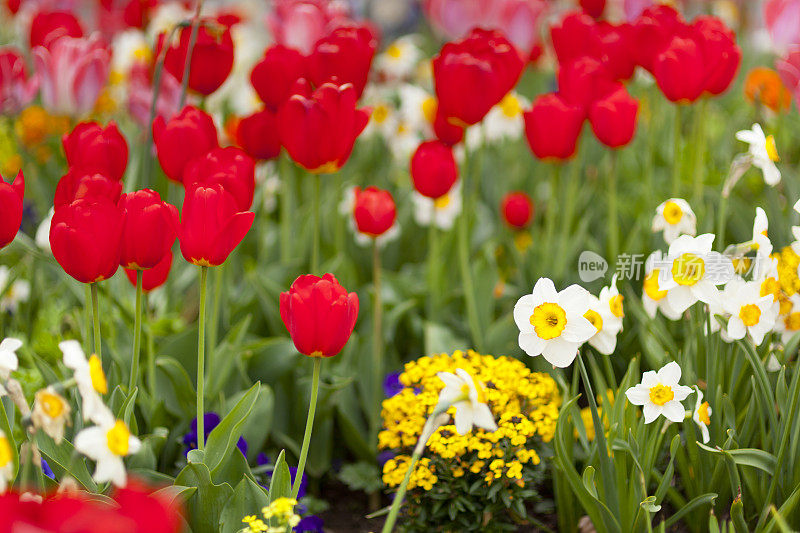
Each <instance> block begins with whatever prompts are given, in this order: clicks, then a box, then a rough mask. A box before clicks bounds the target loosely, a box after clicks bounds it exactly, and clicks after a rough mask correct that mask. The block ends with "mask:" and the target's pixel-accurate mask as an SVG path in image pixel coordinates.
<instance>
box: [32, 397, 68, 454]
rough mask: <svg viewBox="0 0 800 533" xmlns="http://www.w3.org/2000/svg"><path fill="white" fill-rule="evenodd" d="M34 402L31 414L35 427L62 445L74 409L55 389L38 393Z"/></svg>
mask: <svg viewBox="0 0 800 533" xmlns="http://www.w3.org/2000/svg"><path fill="white" fill-rule="evenodd" d="M34 400H35V401H34V402H33V412H32V413H31V420H32V421H33V426H34V427H35V428H38V429H41V430H42V431H44V432H45V433H46V434H48V435H50V437H52V439H53V440H54V441H55V443H56V444H60V443H61V440H62V439H63V438H64V426H65V425H66V424H68V423H69V420H70V417H69V415H70V412H71V411H72V408H71V407H70V406H69V403H67V400H65V399H64V397H63V396H61V395H60V394H59V393H57V392H56V391H55V389H54V388H53V387H47V388H46V389H41V390H39V391H37V392H36V396H35V398H34Z"/></svg>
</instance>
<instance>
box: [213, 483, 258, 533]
mask: <svg viewBox="0 0 800 533" xmlns="http://www.w3.org/2000/svg"><path fill="white" fill-rule="evenodd" d="M267 505H269V497H268V496H267V491H265V490H264V488H263V487H261V486H260V485H258V483H256V482H255V481H253V480H252V479H250V478H249V477H244V478H242V480H241V481H240V482H239V483H238V484H237V485H236V488H235V489H233V496H231V498H230V499H229V500H228V503H227V504H226V505H225V508H224V509H223V510H222V514H221V515H220V518H219V531H221V532H222V533H236V532H238V531H240V530H241V529H242V527H243V523H242V518H244V517H245V516H247V515H256V516H260V515H261V509H263V508H264V507H266V506H267Z"/></svg>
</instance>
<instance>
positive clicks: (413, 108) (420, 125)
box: [397, 83, 437, 137]
mask: <svg viewBox="0 0 800 533" xmlns="http://www.w3.org/2000/svg"><path fill="white" fill-rule="evenodd" d="M397 96H398V98H399V99H400V107H399V108H398V115H399V121H400V122H401V123H402V124H404V125H405V126H406V127H408V128H409V129H410V130H413V131H414V132H415V133H416V134H417V135H420V136H423V137H429V136H430V135H432V134H433V121H434V120H435V119H436V108H437V103H436V98H434V96H433V95H431V94H430V93H428V91H426V90H425V89H423V88H422V87H420V86H419V85H415V84H411V83H404V84H403V85H401V86H400V87H398V88H397Z"/></svg>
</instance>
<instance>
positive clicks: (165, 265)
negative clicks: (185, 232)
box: [125, 250, 172, 292]
mask: <svg viewBox="0 0 800 533" xmlns="http://www.w3.org/2000/svg"><path fill="white" fill-rule="evenodd" d="M171 269H172V250H167V253H166V254H164V257H162V258H161V260H160V261H159V262H158V263H157V264H156V266H154V267H153V268H150V269H148V270H142V271H141V272H142V290H143V291H144V292H150V291H152V290H155V289H157V288H159V287H160V286H162V285H163V284H164V283H166V281H167V278H168V277H169V272H170V270H171ZM136 272H137V271H136V270H134V269H132V268H126V269H125V276H127V278H128V281H130V282H131V285H133V286H134V287H135V286H136Z"/></svg>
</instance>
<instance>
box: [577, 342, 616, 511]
mask: <svg viewBox="0 0 800 533" xmlns="http://www.w3.org/2000/svg"><path fill="white" fill-rule="evenodd" d="M577 359H578V369H579V370H580V373H581V378H582V379H583V385H584V387H586V396H588V398H587V399H588V400H589V410H590V411H591V412H592V424H593V425H594V428H595V430H594V434H595V442H596V443H597V456H598V457H599V459H600V472H601V473H602V479H603V494H604V496H605V501H606V502H607V503H608V507H609V509H610V510H611V513H612V514H613V515H614V516H619V501H618V498H617V490H616V483H615V478H614V465H613V464H612V463H611V458H610V457H609V455H608V445H607V444H606V435H605V426H604V425H603V421H602V420H601V419H600V413H599V412H598V410H597V401H596V400H595V397H594V391H593V390H592V384H591V382H590V381H589V374H588V372H586V365H585V364H584V363H583V354H581V353H580V352H578V358H577Z"/></svg>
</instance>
